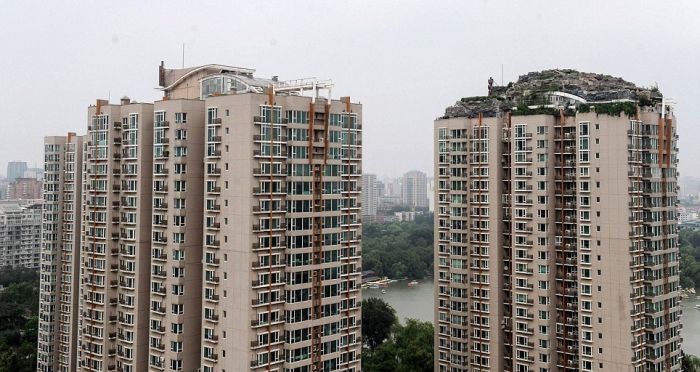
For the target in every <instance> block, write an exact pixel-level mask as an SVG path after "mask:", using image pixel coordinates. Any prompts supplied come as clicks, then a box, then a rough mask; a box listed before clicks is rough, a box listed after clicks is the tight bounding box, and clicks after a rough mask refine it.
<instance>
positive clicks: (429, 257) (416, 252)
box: [362, 215, 433, 279]
mask: <svg viewBox="0 0 700 372" xmlns="http://www.w3.org/2000/svg"><path fill="white" fill-rule="evenodd" d="M362 260H363V265H362V267H363V269H364V270H373V271H374V272H375V273H376V274H377V275H378V276H388V277H390V278H405V277H408V278H411V279H422V278H424V277H425V276H426V275H430V274H432V271H433V216H432V215H426V216H416V220H415V221H405V222H392V223H388V224H377V223H364V224H363V225H362Z"/></svg>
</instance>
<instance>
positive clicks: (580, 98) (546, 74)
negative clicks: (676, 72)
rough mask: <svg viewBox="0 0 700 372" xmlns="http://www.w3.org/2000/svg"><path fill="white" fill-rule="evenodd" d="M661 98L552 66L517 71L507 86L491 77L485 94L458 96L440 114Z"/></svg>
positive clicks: (600, 77)
mask: <svg viewBox="0 0 700 372" xmlns="http://www.w3.org/2000/svg"><path fill="white" fill-rule="evenodd" d="M661 98H662V95H661V93H660V92H659V91H658V89H656V88H645V87H638V86H636V85H635V84H634V83H630V82H628V81H625V80H624V79H622V78H619V77H614V76H610V75H603V74H595V73H590V72H579V71H576V70H571V69H555V70H545V71H540V72H530V73H528V74H526V75H521V76H520V77H519V78H518V81H516V82H514V83H509V84H508V85H507V86H493V79H489V95H488V96H483V97H466V98H462V99H461V100H459V101H457V103H455V104H454V105H452V106H450V107H447V108H446V109H445V115H444V117H445V118H450V117H465V116H466V117H470V118H471V117H477V116H479V114H482V115H483V116H487V117H489V116H495V115H497V114H498V113H499V112H505V111H511V110H512V109H513V108H514V107H523V106H529V107H533V106H549V107H553V106H560V107H561V106H564V107H569V106H571V105H574V106H577V105H581V104H585V105H588V104H594V103H609V102H620V101H627V102H630V101H631V102H635V103H637V104H639V105H640V106H649V105H653V104H654V103H655V102H658V101H660V100H661Z"/></svg>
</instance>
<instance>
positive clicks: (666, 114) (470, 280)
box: [434, 70, 681, 372]
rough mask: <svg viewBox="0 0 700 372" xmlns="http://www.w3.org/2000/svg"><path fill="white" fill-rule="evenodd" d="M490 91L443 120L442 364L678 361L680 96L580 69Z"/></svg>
mask: <svg viewBox="0 0 700 372" xmlns="http://www.w3.org/2000/svg"><path fill="white" fill-rule="evenodd" d="M489 88H490V91H489V96H488V97H473V98H464V99H462V100H461V101H460V102H458V103H457V104H456V105H455V106H452V107H449V108H448V109H447V110H446V113H445V116H444V117H442V118H440V119H437V120H436V121H435V123H434V124H435V128H434V129H435V180H436V183H435V198H436V211H435V213H436V218H435V231H436V242H435V262H436V265H435V278H436V283H435V286H436V288H435V306H436V314H435V325H436V327H435V332H436V334H435V336H436V338H435V370H436V371H475V370H479V371H518V372H520V371H541V372H545V371H621V370H625V371H679V370H680V359H681V358H680V353H681V348H680V342H681V337H680V329H681V324H680V315H681V310H680V306H679V293H678V290H679V276H678V264H679V262H678V259H679V257H678V232H677V231H678V229H677V214H676V203H677V184H676V177H677V176H676V165H677V162H678V159H677V152H678V149H677V134H676V120H675V117H674V115H673V110H672V108H671V107H670V106H669V105H668V104H666V102H665V101H664V100H663V98H662V97H661V95H660V93H658V91H656V90H647V89H643V88H639V87H636V86H634V85H633V84H631V83H627V82H624V81H623V80H622V79H617V78H612V77H609V76H605V75H598V74H588V73H578V72H576V71H572V70H551V71H544V72H541V73H531V74H528V75H526V76H523V77H521V78H520V79H519V80H518V82H515V83H513V84H512V85H509V86H508V87H489ZM516 107H517V108H516Z"/></svg>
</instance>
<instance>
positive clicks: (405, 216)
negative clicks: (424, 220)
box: [394, 212, 416, 222]
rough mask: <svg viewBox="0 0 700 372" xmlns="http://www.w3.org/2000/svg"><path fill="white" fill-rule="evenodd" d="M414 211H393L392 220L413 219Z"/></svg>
mask: <svg viewBox="0 0 700 372" xmlns="http://www.w3.org/2000/svg"><path fill="white" fill-rule="evenodd" d="M415 219H416V212H394V221H398V222H403V221H415Z"/></svg>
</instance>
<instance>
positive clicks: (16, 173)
mask: <svg viewBox="0 0 700 372" xmlns="http://www.w3.org/2000/svg"><path fill="white" fill-rule="evenodd" d="M26 171H27V162H26V161H11V162H9V163H7V179H8V180H10V181H14V180H16V179H17V178H21V177H24V172H26Z"/></svg>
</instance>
